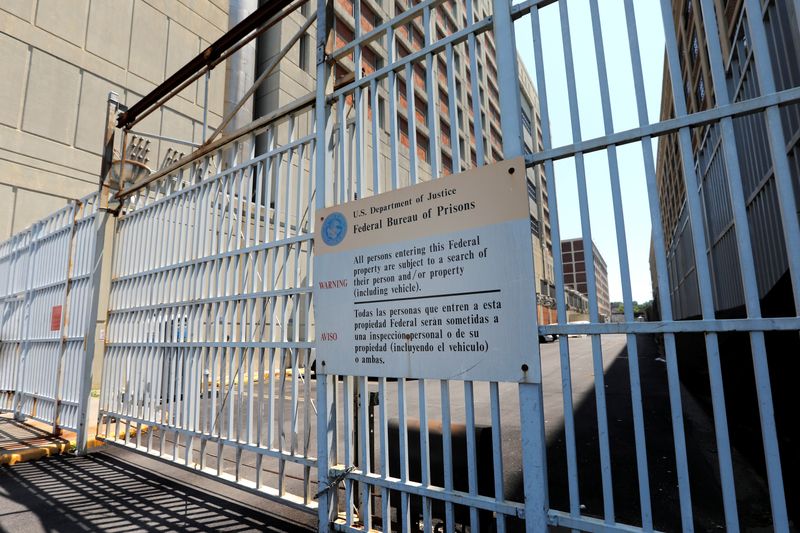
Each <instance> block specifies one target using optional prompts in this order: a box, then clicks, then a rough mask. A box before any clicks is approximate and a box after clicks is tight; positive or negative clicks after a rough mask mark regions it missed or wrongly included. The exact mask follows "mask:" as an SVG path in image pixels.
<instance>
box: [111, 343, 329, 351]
mask: <svg viewBox="0 0 800 533" xmlns="http://www.w3.org/2000/svg"><path fill="white" fill-rule="evenodd" d="M106 346H108V347H112V348H186V349H192V348H299V349H301V350H308V349H311V348H316V343H313V342H302V341H197V342H195V341H186V342H107V343H106Z"/></svg>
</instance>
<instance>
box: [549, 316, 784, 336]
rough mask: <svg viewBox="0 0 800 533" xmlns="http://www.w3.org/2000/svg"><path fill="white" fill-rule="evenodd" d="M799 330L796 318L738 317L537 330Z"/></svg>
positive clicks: (598, 332)
mask: <svg viewBox="0 0 800 533" xmlns="http://www.w3.org/2000/svg"><path fill="white" fill-rule="evenodd" d="M795 330H800V317H791V318H740V319H730V320H678V321H675V322H672V321H670V322H618V323H613V322H606V323H601V324H549V325H546V326H539V333H545V334H553V333H556V334H563V335H603V334H610V333H634V334H645V333H705V332H708V333H717V332H731V331H743V332H747V331H795Z"/></svg>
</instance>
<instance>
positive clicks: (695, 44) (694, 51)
mask: <svg viewBox="0 0 800 533" xmlns="http://www.w3.org/2000/svg"><path fill="white" fill-rule="evenodd" d="M699 55H700V44H699V43H698V42H697V33H696V32H694V31H692V63H696V62H697V57H698V56H699Z"/></svg>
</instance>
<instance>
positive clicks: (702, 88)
mask: <svg viewBox="0 0 800 533" xmlns="http://www.w3.org/2000/svg"><path fill="white" fill-rule="evenodd" d="M705 101H706V84H705V82H704V81H703V76H700V79H699V80H697V104H698V105H702V104H703V103H704V102H705Z"/></svg>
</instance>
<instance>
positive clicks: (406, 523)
mask: <svg viewBox="0 0 800 533" xmlns="http://www.w3.org/2000/svg"><path fill="white" fill-rule="evenodd" d="M397 418H398V424H397V425H398V436H397V440H398V441H399V445H398V448H399V450H398V453H399V455H400V482H401V484H403V485H405V484H406V483H408V416H407V412H406V378H397ZM421 427H422V425H421V424H420V428H421ZM410 507H411V506H410V505H409V494H408V492H406V491H401V492H400V516H399V517H398V520H399V521H400V523H401V528H402V529H401V531H403V532H405V533H409V532H410V531H411V524H410V521H411V516H410V511H411V509H410Z"/></svg>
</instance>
